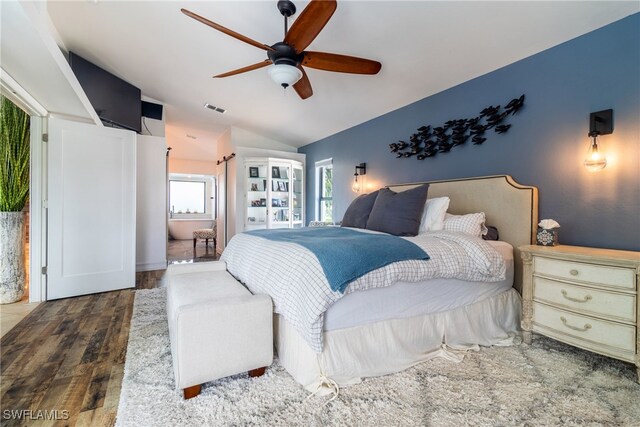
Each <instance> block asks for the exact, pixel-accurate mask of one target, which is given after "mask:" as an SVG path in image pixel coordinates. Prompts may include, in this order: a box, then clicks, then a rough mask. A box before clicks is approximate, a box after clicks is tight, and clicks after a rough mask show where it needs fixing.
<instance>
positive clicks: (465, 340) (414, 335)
mask: <svg viewBox="0 0 640 427" xmlns="http://www.w3.org/2000/svg"><path fill="white" fill-rule="evenodd" d="M421 184H424V183H410V184H399V185H390V186H388V187H387V188H390V189H392V190H393V191H396V192H399V191H405V190H409V189H411V188H415V187H416V186H418V185H421ZM429 184H430V187H429V197H441V196H448V197H450V199H451V203H450V205H449V211H450V212H451V213H453V214H464V213H472V212H484V213H485V215H486V218H487V223H488V224H489V225H492V226H494V227H497V228H498V231H499V233H500V240H503V241H506V242H508V243H510V244H511V245H512V246H513V248H514V264H515V275H514V288H515V289H516V290H518V292H519V291H520V290H521V288H522V261H521V259H520V251H519V249H518V247H519V246H521V245H525V244H530V243H531V242H533V241H534V238H535V231H536V227H537V223H538V191H537V189H536V188H535V187H529V186H524V185H520V184H518V183H516V182H515V181H514V180H513V178H511V177H510V176H508V175H497V176H483V177H477V178H463V179H455V180H444V181H431V182H429ZM516 290H514V289H510V290H508V291H506V292H504V293H502V294H499V295H496V296H494V297H490V298H486V299H484V300H481V301H478V302H476V303H474V304H471V305H467V306H464V307H459V308H457V309H453V310H449V311H444V312H438V313H431V314H426V315H422V316H414V317H410V318H399V319H388V320H384V321H380V322H374V323H370V324H365V325H360V326H355V327H352V328H346V329H337V330H331V331H327V332H324V335H323V337H324V348H323V350H322V352H321V353H315V352H314V351H313V350H311V348H310V347H309V346H308V344H307V343H306V341H304V339H303V338H302V337H301V335H300V334H298V332H297V331H296V330H295V329H294V328H293V326H291V325H290V324H289V323H288V322H287V321H286V319H284V318H283V317H282V316H280V315H278V314H276V315H275V316H274V338H275V345H276V349H277V352H278V355H279V359H280V363H281V364H282V366H283V367H284V368H285V369H286V370H287V371H288V372H289V373H290V374H291V375H292V376H293V378H294V379H295V380H296V381H297V382H298V383H300V384H301V385H303V386H304V387H305V388H306V389H307V390H309V391H311V392H314V391H316V392H320V393H325V392H326V393H330V392H331V391H332V390H333V392H334V393H336V394H337V392H338V387H339V386H347V385H350V384H355V383H357V382H359V381H360V380H361V378H362V377H372V376H379V375H386V374H390V373H394V372H399V371H401V370H404V369H407V368H409V367H410V366H413V365H415V364H417V363H421V362H423V361H425V360H428V359H430V358H433V357H438V356H446V357H448V358H449V359H450V360H452V359H453V360H455V359H456V358H457V357H459V356H457V355H456V353H455V351H454V352H451V351H450V350H448V348H449V349H450V348H456V347H447V345H454V346H457V348H458V349H469V348H471V347H472V346H473V345H509V344H513V343H514V341H513V340H514V339H515V336H516V334H517V331H518V329H519V325H520V310H521V299H520V296H519V295H518V292H516ZM505 336H507V338H505ZM381 342H383V343H384V345H381ZM443 343H444V344H446V345H443ZM470 346H471V347H470Z"/></svg>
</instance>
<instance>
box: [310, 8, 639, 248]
mask: <svg viewBox="0 0 640 427" xmlns="http://www.w3.org/2000/svg"><path fill="white" fill-rule="evenodd" d="M638 76H640V14H635V15H632V16H630V17H627V18H625V19H622V20H620V21H617V22H615V23H613V24H610V25H608V26H606V27H603V28H601V29H598V30H596V31H593V32H591V33H588V34H586V35H583V36H581V37H578V38H576V39H573V40H571V41H569V42H566V43H564V44H561V45H558V46H556V47H554V48H551V49H548V50H546V51H544V52H541V53H539V54H536V55H534V56H531V57H529V58H526V59H523V60H521V61H518V62H516V63H513V64H511V65H508V66H506V67H503V68H501V69H498V70H496V71H493V72H491V73H489V74H486V75H483V76H481V77H478V78H476V79H473V80H470V81H468V82H465V83H462V84H460V85H458V86H455V87H453V88H451V89H448V90H446V91H443V92H440V93H438V94H435V95H432V96H429V97H427V98H424V99H422V100H420V101H418V102H416V103H413V104H410V105H407V106H405V107H403V108H400V109H398V110H396V111H393V112H390V113H388V114H385V115H383V116H380V117H377V118H375V119H373V120H370V121H368V122H365V123H362V124H360V125H358V126H355V127H353V128H350V129H347V130H345V131H343V132H340V133H338V134H335V135H332V136H330V137H327V138H325V139H322V140H320V141H317V142H315V143H312V144H309V145H306V146H304V147H301V148H300V149H299V151H300V152H301V153H305V154H306V155H307V178H308V180H307V195H308V197H307V220H312V219H313V218H314V217H313V215H314V206H315V202H314V199H313V194H314V192H313V191H312V189H313V188H315V187H314V185H315V182H314V180H315V173H313V167H314V163H315V162H316V161H318V160H322V159H326V158H333V162H334V180H335V181H334V185H333V188H334V205H335V208H334V209H335V211H334V213H335V218H337V219H340V218H342V216H343V214H344V211H345V210H346V208H347V207H348V205H349V203H350V202H351V201H352V200H353V199H354V198H355V197H356V194H355V193H353V192H352V191H351V183H352V181H353V173H354V166H355V165H356V164H357V163H360V162H366V163H367V175H366V179H367V185H368V186H370V187H372V188H378V187H380V186H382V185H386V184H396V183H404V182H416V181H426V180H434V179H449V178H461V177H472V176H482V175H493V174H509V175H511V176H513V177H514V178H515V179H516V181H518V182H520V183H522V184H527V185H534V186H537V187H538V189H539V197H540V204H539V208H540V218H541V219H542V218H553V219H555V220H557V221H558V222H559V223H560V224H561V229H560V240H561V243H564V244H573V245H583V246H594V247H608V248H616V249H627V250H640V124H639V123H640V78H639V77H638ZM425 78H428V76H425ZM389 90H393V88H390V89H389ZM523 93H524V94H526V101H525V106H524V108H523V109H522V110H520V112H519V113H518V114H517V115H516V116H515V117H510V118H509V119H508V123H512V124H513V126H512V127H511V129H510V130H509V131H508V132H507V133H506V134H502V135H497V134H495V133H491V134H490V135H489V136H488V139H487V141H486V142H485V143H484V144H483V145H481V146H474V145H472V144H470V143H469V142H468V143H467V144H465V145H463V146H460V147H456V148H454V149H453V150H452V151H451V152H450V153H447V154H438V155H437V156H435V157H434V158H428V159H425V160H423V161H418V160H416V158H415V157H413V158H408V159H405V158H403V159H396V158H395V157H394V156H393V155H392V154H391V153H390V152H389V148H388V144H390V143H392V142H397V141H398V140H400V139H402V140H407V139H408V137H409V135H411V134H412V133H413V132H415V129H416V128H418V127H420V126H421V125H426V124H434V125H438V124H441V123H443V122H445V121H447V120H450V119H458V118H466V117H473V116H475V115H477V114H478V112H479V111H480V110H481V109H483V108H485V107H486V106H488V105H496V104H503V105H504V103H505V102H508V101H509V100H510V99H512V98H515V97H518V96H520V95H521V94H523ZM608 108H613V110H614V133H613V134H611V135H606V136H603V137H601V138H600V139H599V140H600V142H601V147H602V148H603V149H604V150H606V153H607V159H608V162H609V163H608V165H607V167H606V168H605V169H604V170H603V171H601V172H598V173H590V172H588V171H587V170H586V168H585V167H584V166H583V164H582V162H583V161H584V157H585V155H586V152H587V148H588V143H589V140H588V138H587V132H588V126H589V113H590V112H594V111H600V110H604V109H608Z"/></svg>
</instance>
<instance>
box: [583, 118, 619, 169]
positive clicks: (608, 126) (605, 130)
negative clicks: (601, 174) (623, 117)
mask: <svg viewBox="0 0 640 427" xmlns="http://www.w3.org/2000/svg"><path fill="white" fill-rule="evenodd" d="M610 133H613V110H603V111H598V112H595V113H591V114H590V115H589V138H593V139H592V140H591V141H590V142H589V151H588V152H587V158H586V159H585V160H584V165H585V166H586V168H587V170H589V172H598V171H601V170H602V169H604V168H605V166H607V158H606V156H605V155H604V153H602V150H601V149H600V147H599V146H598V137H599V136H600V135H609V134H610Z"/></svg>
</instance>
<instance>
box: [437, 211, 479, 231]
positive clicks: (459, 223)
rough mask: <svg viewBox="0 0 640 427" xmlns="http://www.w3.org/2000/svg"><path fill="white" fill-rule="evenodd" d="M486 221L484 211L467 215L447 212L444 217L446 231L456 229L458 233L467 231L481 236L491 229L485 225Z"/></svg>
mask: <svg viewBox="0 0 640 427" xmlns="http://www.w3.org/2000/svg"><path fill="white" fill-rule="evenodd" d="M484 221H485V216H484V212H478V213H472V214H467V215H451V214H446V215H445V217H444V229H445V230H446V231H455V232H457V233H466V234H471V235H472V236H476V237H481V236H483V235H485V234H487V232H488V231H489V230H487V227H485V225H484Z"/></svg>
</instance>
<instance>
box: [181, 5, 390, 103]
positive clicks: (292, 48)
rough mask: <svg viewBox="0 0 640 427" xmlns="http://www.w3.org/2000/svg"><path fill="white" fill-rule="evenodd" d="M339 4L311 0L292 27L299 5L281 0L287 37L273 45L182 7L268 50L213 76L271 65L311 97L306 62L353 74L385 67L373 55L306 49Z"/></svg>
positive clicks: (280, 79) (274, 74)
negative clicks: (257, 59)
mask: <svg viewBox="0 0 640 427" xmlns="http://www.w3.org/2000/svg"><path fill="white" fill-rule="evenodd" d="M336 6H337V4H336V1H335V0H311V2H310V3H309V5H308V6H307V7H306V8H305V9H304V10H303V11H302V13H301V14H300V16H299V17H298V19H296V21H295V22H294V23H293V25H292V26H291V29H289V28H288V18H289V17H291V16H292V15H294V14H295V13H296V7H295V5H294V4H293V3H292V2H291V1H289V0H280V1H278V10H279V11H280V13H281V14H282V16H283V17H284V40H283V41H281V42H278V43H275V44H274V45H271V46H269V45H266V44H263V43H259V42H257V41H255V40H253V39H250V38H249V37H246V36H243V35H242V34H239V33H236V32H235V31H233V30H230V29H228V28H226V27H223V26H222V25H220V24H216V23H215V22H213V21H210V20H208V19H207V18H204V17H202V16H200V15H197V14H195V13H193V12H191V11H189V10H187V9H180V10H181V11H182V13H184V14H185V15H187V16H189V17H191V18H193V19H195V20H196V21H200V22H202V23H203V24H205V25H208V26H210V27H212V28H214V29H216V30H218V31H221V32H223V33H225V34H227V35H229V36H231V37H234V38H236V39H238V40H241V41H243V42H245V43H248V44H250V45H253V46H255V47H257V48H259V49H263V50H266V51H267V57H268V59H266V60H264V61H262V62H258V63H257V64H253V65H249V66H247V67H243V68H239V69H237V70H233V71H229V72H227V73H223V74H218V75H217V76H213V77H229V76H234V75H236V74H240V73H245V72H247V71H252V70H257V69H258V68H263V67H266V66H269V65H271V67H270V68H269V75H270V76H271V78H272V79H273V80H274V81H275V82H276V83H278V84H280V85H281V86H282V87H284V88H285V89H286V88H287V87H289V86H293V88H294V89H295V91H296V92H297V94H298V95H299V96H300V98H302V99H307V98H309V97H310V96H311V95H313V90H312V89H311V83H310V82H309V78H308V77H307V73H305V71H304V68H302V66H303V65H304V66H305V67H310V68H315V69H318V70H325V71H334V72H338V73H351V74H377V73H378V72H379V71H380V68H381V67H382V64H380V63H379V62H377V61H372V60H370V59H363V58H357V57H355V56H347V55H338V54H335V53H326V52H312V51H307V50H305V49H306V48H307V46H309V45H310V44H311V42H313V40H314V39H315V38H316V37H317V36H318V34H319V33H320V31H322V29H323V28H324V26H325V25H326V24H327V22H328V21H329V19H330V18H331V16H332V15H333V12H335V10H336Z"/></svg>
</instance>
